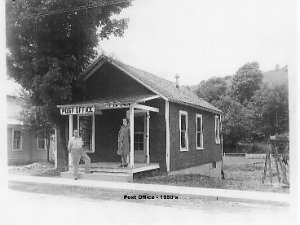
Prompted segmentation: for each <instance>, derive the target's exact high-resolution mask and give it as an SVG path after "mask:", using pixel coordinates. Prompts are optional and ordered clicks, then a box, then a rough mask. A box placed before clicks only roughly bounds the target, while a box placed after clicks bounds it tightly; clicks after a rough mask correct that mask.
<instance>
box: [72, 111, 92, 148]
mask: <svg viewBox="0 0 300 225" xmlns="http://www.w3.org/2000/svg"><path fill="white" fill-rule="evenodd" d="M84 116H91V117H92V149H91V150H90V151H86V152H87V153H95V122H96V120H95V114H93V115H89V114H78V115H77V130H78V131H79V135H80V137H81V138H82V134H80V127H79V126H80V124H79V122H80V119H79V117H84ZM73 131H74V130H73ZM82 141H83V139H82Z"/></svg>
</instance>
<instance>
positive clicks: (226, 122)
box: [213, 96, 253, 148]
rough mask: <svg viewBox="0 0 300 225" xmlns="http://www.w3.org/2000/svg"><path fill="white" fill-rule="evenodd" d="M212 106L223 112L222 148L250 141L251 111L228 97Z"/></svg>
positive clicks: (222, 98)
mask: <svg viewBox="0 0 300 225" xmlns="http://www.w3.org/2000/svg"><path fill="white" fill-rule="evenodd" d="M213 104H214V105H215V106H216V107H217V108H219V109H220V110H222V112H223V122H222V124H223V130H222V132H223V141H224V146H230V147H231V148H234V147H236V145H237V143H238V142H239V141H244V142H248V141H249V140H250V139H251V135H250V134H251V130H252V129H253V125H252V115H253V112H252V110H249V109H247V108H246V107H244V106H243V105H241V104H240V103H239V102H237V101H235V100H234V99H232V98H231V97H229V96H223V97H221V98H220V100H219V101H214V102H213Z"/></svg>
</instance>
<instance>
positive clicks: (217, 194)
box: [8, 176, 290, 206]
mask: <svg viewBox="0 0 300 225" xmlns="http://www.w3.org/2000/svg"><path fill="white" fill-rule="evenodd" d="M8 180H9V184H11V183H16V184H18V183H20V184H22V183H26V184H39V185H46V186H47V185H56V186H57V187H58V188H60V187H61V188H64V187H65V186H70V187H81V188H100V189H103V188H104V189H109V190H113V189H116V190H123V191H135V192H147V193H153V194H155V193H158V194H159V195H180V196H199V197H201V198H207V199H212V200H230V201H237V202H249V203H253V202H256V203H266V204H277V205H278V204H279V205H281V204H283V205H285V206H287V205H289V202H290V196H289V195H287V194H279V193H263V192H254V191H238V190H225V189H213V188H199V187H197V188H196V187H181V186H170V185H159V184H151V185H149V184H141V183H129V182H109V181H95V180H73V179H64V178H54V177H51V178H50V177H34V176H9V178H8ZM37 190H38V189H37ZM167 199H170V198H167Z"/></svg>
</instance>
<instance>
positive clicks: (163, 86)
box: [86, 56, 222, 114]
mask: <svg viewBox="0 0 300 225" xmlns="http://www.w3.org/2000/svg"><path fill="white" fill-rule="evenodd" d="M101 60H107V62H109V63H112V64H113V65H115V66H117V67H119V69H121V70H124V71H125V72H127V73H128V74H130V75H131V76H133V77H134V78H135V79H138V80H139V81H140V82H141V83H143V84H145V85H147V86H148V87H150V88H151V89H153V90H155V91H156V92H157V93H159V94H160V95H162V96H164V97H165V98H167V99H168V100H170V101H171V102H176V103H181V104H186V105H190V106H193V107H197V108H202V109H204V110H207V111H211V112H214V113H218V114H220V113H222V111H221V110H219V109H217V108H216V107H215V106H213V105H212V104H210V103H208V102H207V101H205V100H203V99H202V98H199V97H198V96H197V95H196V94H195V93H193V92H192V91H190V90H189V89H187V88H186V87H183V86H180V87H179V88H178V87H176V84H175V83H174V82H171V81H168V80H166V79H163V78H161V77H158V76H156V75H153V74H151V73H148V72H146V71H143V70H140V69H137V68H135V67H133V66H129V65H127V64H124V63H122V62H120V61H118V60H112V59H110V58H107V57H103V56H100V58H99V59H98V60H96V61H95V62H94V63H92V64H91V66H90V67H89V68H87V70H86V71H90V70H91V69H92V68H91V67H94V66H96V65H97V63H98V62H99V63H100V62H101Z"/></svg>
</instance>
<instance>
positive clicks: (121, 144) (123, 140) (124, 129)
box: [117, 119, 130, 167]
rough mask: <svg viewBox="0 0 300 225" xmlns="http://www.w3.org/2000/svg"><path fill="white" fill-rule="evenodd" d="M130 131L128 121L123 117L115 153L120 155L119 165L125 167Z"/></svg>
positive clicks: (128, 150)
mask: <svg viewBox="0 0 300 225" xmlns="http://www.w3.org/2000/svg"><path fill="white" fill-rule="evenodd" d="M129 141H130V132H129V123H128V120H127V119H123V125H122V126H121V128H120V131H119V134H118V151H117V154H118V155H120V156H121V166H120V167H127V165H128V162H127V161H128V160H127V158H128V155H129V152H130V144H129Z"/></svg>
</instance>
